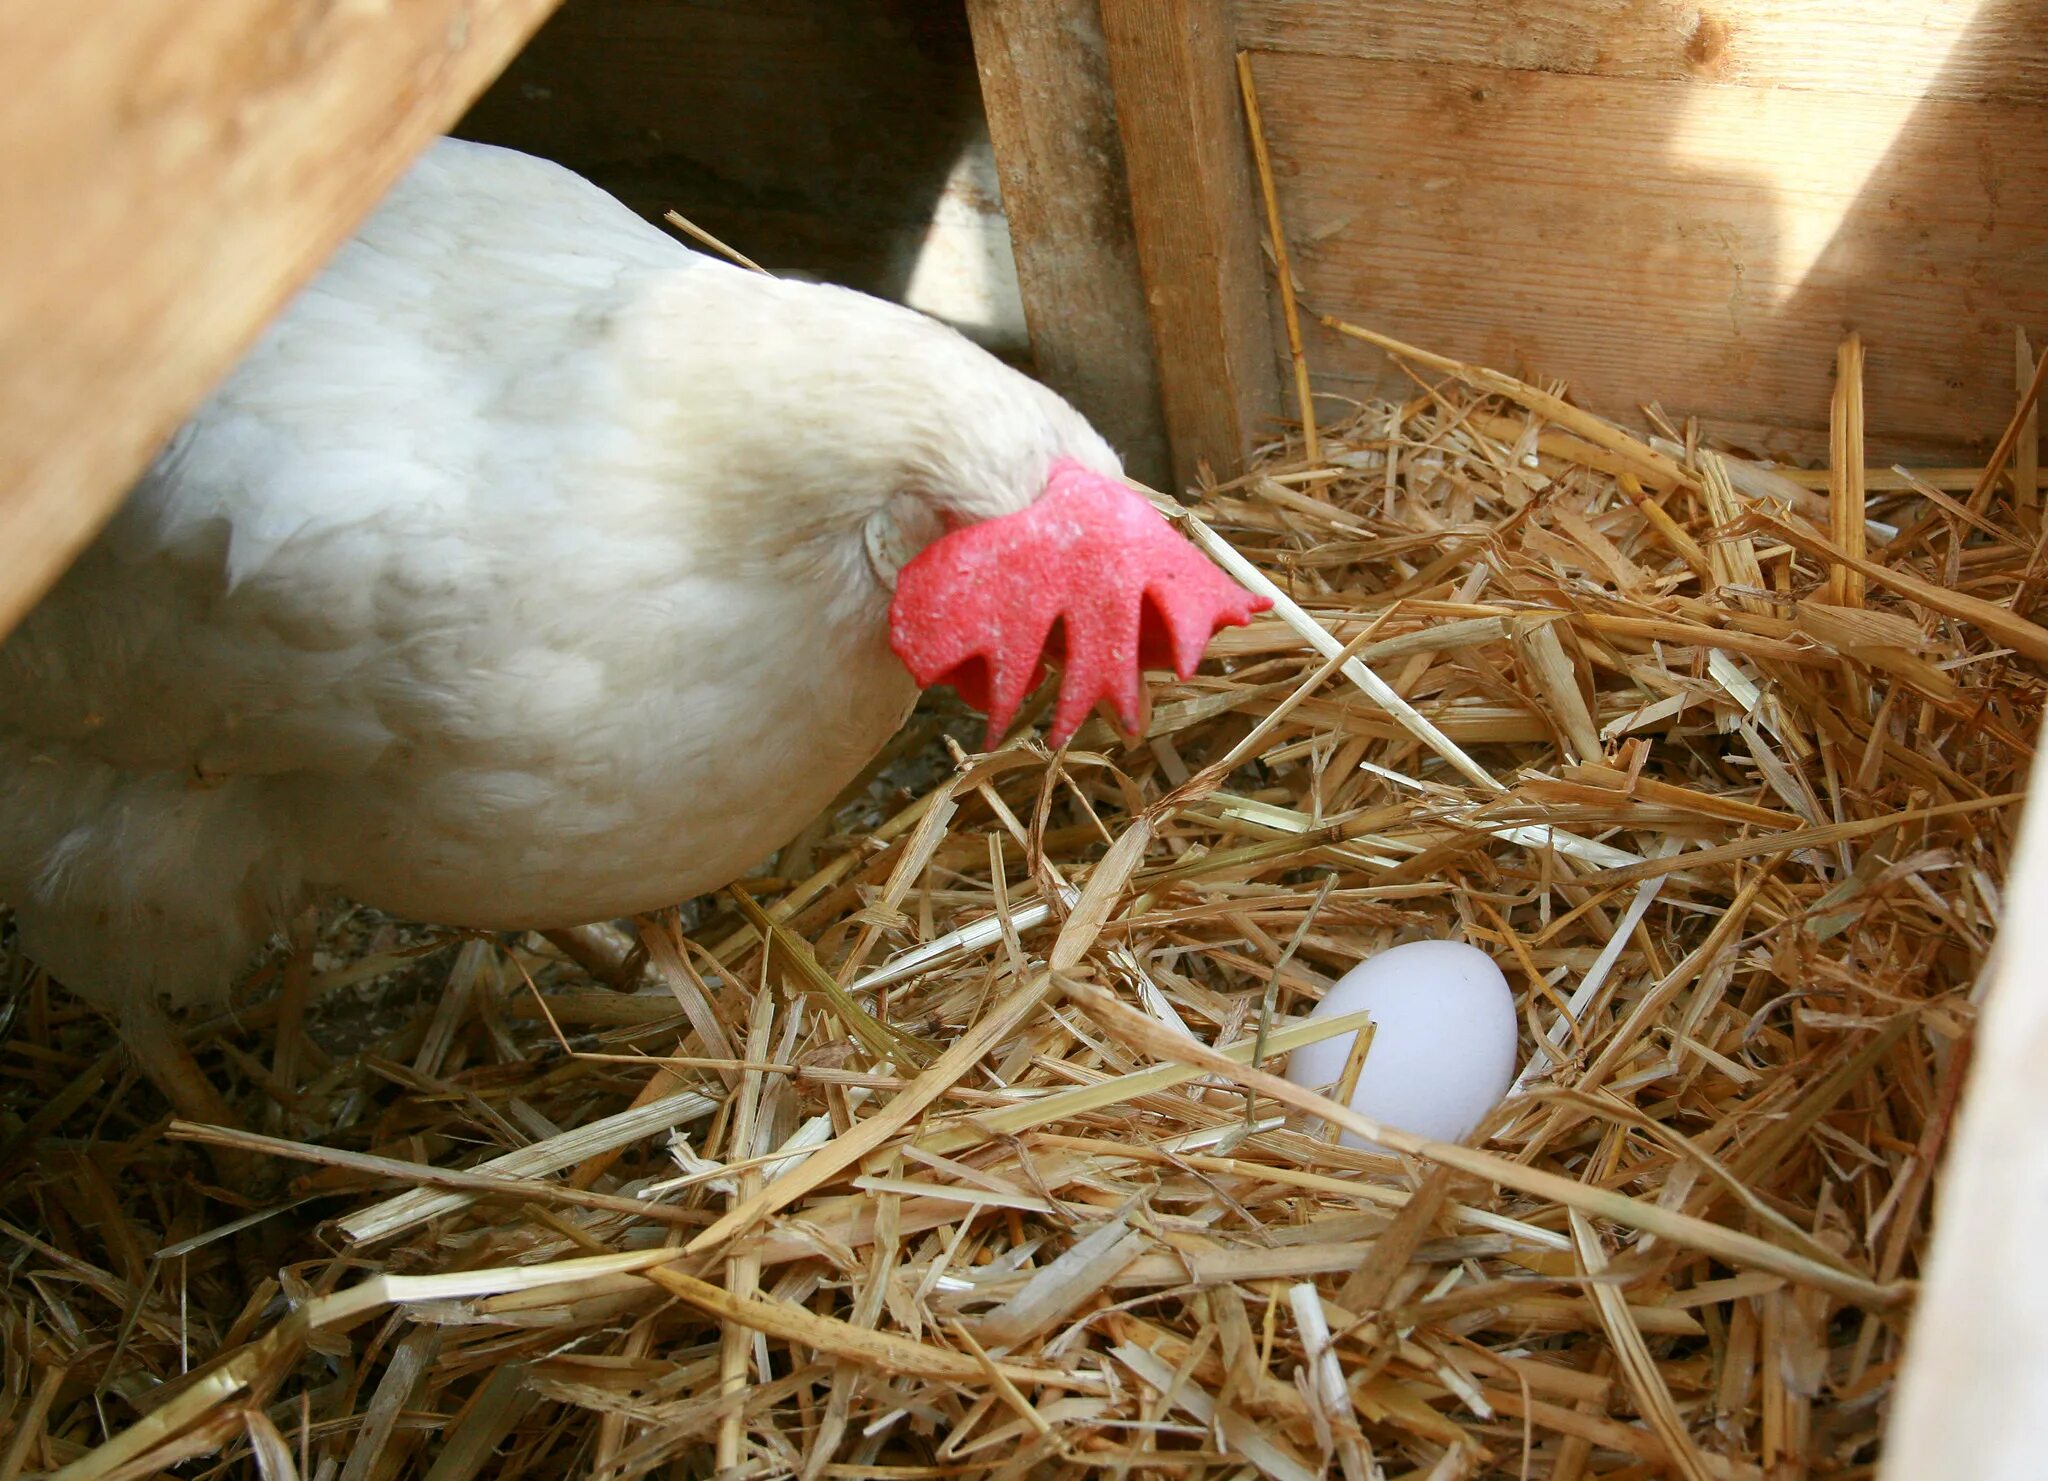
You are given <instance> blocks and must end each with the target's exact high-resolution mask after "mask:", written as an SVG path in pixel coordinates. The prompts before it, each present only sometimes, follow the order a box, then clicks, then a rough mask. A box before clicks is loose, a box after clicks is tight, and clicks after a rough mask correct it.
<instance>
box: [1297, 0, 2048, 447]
mask: <svg viewBox="0 0 2048 1481" xmlns="http://www.w3.org/2000/svg"><path fill="white" fill-rule="evenodd" d="M1447 8H1448V9H1450V10H1452V11H1454V12H1455V11H1458V10H1459V9H1461V7H1456V6H1452V7H1447ZM1560 8H1562V7H1560ZM1579 9H1580V10H1582V11H1586V12H1591V11H1593V10H1596V9H1597V10H1605V9H1607V7H1606V6H1604V5H1603V6H1595V5H1593V4H1591V3H1588V4H1585V5H1582V6H1580V7H1579ZM2039 17H2040V19H2039V21H2038V22H2037V24H2038V25H2048V9H2044V10H2042V11H2040V12H2039ZM2015 55H2016V57H2017V58H2018V61H2017V62H2016V66H2018V70H2019V73H2020V74H2023V77H2024V80H2025V81H2026V83H2027V85H2028V86H2032V85H2033V84H2034V83H2035V82H2036V81H2039V79H2038V78H2036V77H2035V76H2034V73H2033V72H2032V71H2031V70H2029V68H2030V67H2031V63H2027V62H2026V61H2025V57H2026V55H2027V53H2025V52H2024V51H2023V50H2021V51H2016V53H2015ZM1256 71H1257V76H1258V80H1259V90H1260V96H1261V98H1262V100H1263V104H1264V108H1265V112H1266V116H1267V120H1266V121H1267V130H1268V133H1269V136H1270V139H1271V143H1272V149H1273V155H1274V159H1275V163H1276V168H1277V169H1278V171H1279V176H1280V192H1281V199H1282V205H1283V210H1284V213H1285V216H1286V220H1287V224H1288V234H1289V237H1290V240H1291V243H1292V246H1293V250H1294V257H1295V268H1296V272H1297V274H1298V275H1299V277H1300V279H1301V280H1302V285H1303V297H1304V299H1305V301H1306V302H1307V303H1308V304H1309V305H1310V306H1312V307H1314V308H1316V309H1319V310H1322V311H1324V312H1329V313H1335V314H1337V315H1339V316H1340V317H1344V318H1349V319H1353V320H1355V321H1357V322H1360V323H1363V324H1366V325H1369V326H1371V327H1373V328H1377V329H1380V330H1382V331H1384V332H1387V333H1390V334H1393V335H1396V336H1398V337H1399V338H1402V339H1405V340H1408V341H1410V342H1412V343H1416V344H1420V345H1424V346H1426V347H1428V348H1431V349H1433V350H1437V351H1440V352H1442V353H1444V354H1448V355H1452V356H1455V357H1458V358H1460V359H1465V360H1478V361H1484V362H1486V363H1490V364H1494V365H1499V366H1502V367H1504V368H1509V369H1522V370H1529V371H1533V372H1537V373H1540V374H1543V375H1552V376H1562V377H1565V378H1567V379H1568V380H1569V381H1570V382H1571V384H1572V386H1573V389H1574V391H1575V392H1576V393H1577V394H1578V395H1579V396H1580V397H1581V398H1582V399H1583V400H1584V401H1585V402H1586V403H1587V404H1588V405H1590V406H1593V407H1595V408H1596V409H1599V410H1602V411H1605V412H1608V413H1610V414H1615V415H1620V416H1632V414H1633V411H1634V408H1635V407H1636V406H1637V405H1638V404H1640V403H1642V402H1644V401H1648V400H1652V399H1654V400H1658V401H1661V402H1662V403H1663V405H1664V406H1665V407H1666V409H1667V410H1669V411H1671V412H1672V413H1674V414H1680V415H1684V414H1698V415H1700V416H1701V417H1702V419H1703V420H1704V421H1706V422H1707V424H1708V425H1709V427H1710V429H1712V430H1718V431H1722V432H1725V433H1728V434H1731V435H1734V436H1736V437H1737V438H1739V439H1740V440H1742V441H1744V442H1746V443H1748V444H1750V445H1752V446H1756V447H1759V448H1760V449H1761V450H1764V451H1769V452H1773V453H1777V454H1779V455H1789V456H1802V457H1810V456H1817V455H1820V454H1823V453H1824V452H1825V448H1826V428H1827V421H1828V406H1829V397H1830V389H1831V372H1832V367H1833V365H1834V359H1835V346H1836V343H1837V342H1838V340H1839V339H1840V338H1841V336H1842V334H1843V333H1844V331H1845V330H1848V329H1855V330H1859V331H1860V332H1861V333H1862V335H1863V338H1864V341H1865V343H1866V345H1867V346H1868V348H1869V368H1868V375H1869V387H1868V395H1869V427H1870V445H1871V453H1872V457H1873V460H1875V461H1880V462H1882V461H1889V460H1892V459H1896V458H1901V457H1904V458H1910V459H1916V460H1927V459H1930V458H1932V459H1934V460H1937V461H1940V460H1946V459H1944V458H1942V457H1940V456H1938V455H1940V454H1943V453H1945V452H1953V451H1955V450H1956V449H1957V448H1958V447H1959V446H1961V445H1964V444H1972V443H1974V444H1979V445H1980V449H1979V450H1981V445H1982V444H1985V443H1988V442H1989V441H1990V440H1991V439H1993V438H1995V437H1996V436H1997V434H1998V432H1999V431H2000V429H2001V428H2002V426H2003V424H2004V421H2005V419H2006V417H2007V415H2008V412H2009V409H2010V406H2011V392H2010V383H2011V376H2012V369H2011V367H2012V356H2013V351H2012V331H2013V326H2014V325H2015V324H2027V325H2035V326H2039V325H2042V324H2044V323H2048V272H2044V271H2043V268H2044V267H2048V109H2044V108H2043V107H2042V106H2040V105H2037V104H2031V103H2023V102H2021V103H2015V102H2008V101H1997V100H1991V99H1981V100H1978V101H1972V102H1964V101H1954V100H1929V101H1918V102H1915V101H1912V100H1909V99H1904V98H1894V97H1886V96H1882V95H1877V94H1873V93H1868V92H1851V91H1834V92H1830V91H1821V90H1817V89H1803V88H1793V87H1772V88H1759V87H1747V86H1734V85H1726V84H1706V83H1700V82H1695V81H1677V80H1667V79H1662V78H1654V77H1653V78H1642V77H1618V76H1596V75H1582V74H1574V73H1564V72H1554V71H1541V70H1520V69H1516V68H1513V67H1504V66H1478V65H1472V64H1469V63H1417V62H1415V61H1412V60H1405V59H1404V60H1375V59H1371V58H1365V57H1359V56H1343V57H1326V56H1317V55H1310V54H1305V53H1298V52H1290V53H1285V54H1276V53H1270V52H1269V53H1264V54H1261V55H1259V56H1258V57H1257V59H1256ZM1311 359H1312V362H1313V363H1314V364H1315V365H1316V366H1317V368H1318V370H1319V372H1321V373H1322V376H1323V378H1324V383H1325V384H1327V385H1331V386H1332V387H1334V388H1338V389H1345V390H1352V391H1381V392H1403V391H1405V390H1406V389H1407V388H1408V387H1409V386H1410V384H1411V383H1409V382H1408V381H1406V380H1405V378H1403V377H1401V376H1399V374H1398V373H1397V372H1395V371H1394V370H1393V368H1392V367H1391V366H1389V365H1388V363H1387V362H1386V361H1385V359H1384V358H1383V357H1381V356H1379V355H1378V354H1377V353H1376V352H1374V351H1372V350H1370V349H1366V348H1364V347H1359V346H1353V345H1349V344H1346V343H1342V342H1339V341H1338V340H1336V339H1335V338H1334V337H1330V336H1327V335H1322V336H1319V338H1318V341H1317V343H1316V344H1315V345H1314V346H1313V347H1312V349H1311ZM1766 429H1773V430H1766Z"/></svg>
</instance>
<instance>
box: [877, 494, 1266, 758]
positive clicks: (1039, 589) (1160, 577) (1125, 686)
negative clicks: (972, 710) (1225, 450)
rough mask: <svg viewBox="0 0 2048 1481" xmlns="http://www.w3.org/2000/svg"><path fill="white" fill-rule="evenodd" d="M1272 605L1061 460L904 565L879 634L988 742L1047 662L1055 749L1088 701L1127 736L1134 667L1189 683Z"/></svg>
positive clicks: (1136, 502)
mask: <svg viewBox="0 0 2048 1481" xmlns="http://www.w3.org/2000/svg"><path fill="white" fill-rule="evenodd" d="M1269 605H1271V604H1270V603H1269V602H1268V601H1267V600H1266V598H1264V597H1260V596H1254V595H1253V594H1252V593H1250V592H1248V591H1246V590H1245V589H1244V588H1243V587H1241V586H1239V585H1237V584H1236V583H1235V582H1234V581H1232V580H1231V579H1230V578H1229V577H1227V576H1225V575H1224V574H1223V572H1221V571H1220V570H1218V569H1217V568H1216V567H1215V566H1214V565H1213V564H1211V563H1210V561H1209V560H1208V559H1207V557H1205V556H1204V555H1203V554H1202V553H1201V552H1200V551H1199V550H1197V549H1196V548H1195V547H1194V546H1193V545H1191V544H1189V543H1188V542H1187V541H1186V540H1185V539H1183V538H1182V537H1181V536H1180V535H1179V534H1178V533H1177V532H1176V531H1175V530H1174V528H1173V527H1172V525H1170V524H1169V523H1168V522H1167V520H1166V519H1165V517H1164V516H1163V515H1161V514H1160V513H1159V512H1158V511H1157V510H1155V509H1154V508H1153V507H1152V506H1151V504H1150V503H1148V502H1147V501H1146V500H1145V498H1144V497H1143V496H1142V495H1140V494H1139V493H1138V492H1137V491H1136V490H1135V489H1133V488H1131V487H1130V485H1129V484H1127V483H1125V482H1123V481H1122V480H1121V479H1118V478H1114V477H1111V476H1109V475H1107V474H1104V473H1100V472H1097V471H1095V470H1094V469H1091V468H1089V467H1088V466H1086V465H1085V464H1083V463H1081V462H1079V461H1078V460H1076V459H1073V458H1062V459H1060V460H1058V461H1055V462H1054V463H1053V465H1052V468H1051V471H1050V473H1049V475H1048V477H1047V479H1046V483H1045V489H1044V492H1043V493H1041V494H1040V495H1039V496H1038V498H1037V499H1036V500H1035V501H1033V502H1032V503H1031V504H1030V505H1029V506H1028V507H1027V508H1024V509H1022V510H1019V511H1017V512H1014V513H1010V514H1004V515H1000V516H997V517H995V518H992V519H985V520H982V521H980V522H978V523H974V524H967V525H963V526H961V527H960V528H958V529H955V530H953V531H951V532H950V533H948V534H945V535H942V536H940V537H939V538H938V539H937V540H934V541H933V542H932V543H931V544H929V545H927V546H926V547H925V548H924V550H923V551H922V552H921V553H919V554H918V555H917V556H916V558H914V559H913V560H911V561H910V562H909V563H908V564H907V565H905V566H904V567H903V569H902V571H901V573H900V574H899V575H898V577H897V580H896V595H895V600H894V601H893V602H892V603H891V605H890V608H889V641H890V646H891V647H892V648H894V649H895V651H896V655H897V657H899V658H901V659H902V660H903V663H904V666H905V667H906V668H908V669H909V670H910V672H911V675H912V677H914V678H915V679H916V680H917V682H918V683H919V684H920V685H923V686H925V687H930V686H931V685H934V684H949V685H951V686H952V687H953V688H954V689H955V690H957V691H958V692H959V694H960V697H961V698H963V699H965V700H966V701H967V702H968V703H969V704H971V705H973V706H975V707H976V708H977V709H980V710H983V711H985V712H986V713H987V715H988V744H989V745H990V746H991V747H993V746H994V745H995V743H996V742H997V741H998V740H999V739H1000V738H1001V736H1002V733H1003V731H1004V730H1006V729H1007V728H1008V727H1009V724H1010V721H1011V720H1012V719H1014V718H1015V716H1016V713H1017V708H1018V706H1019V705H1021V704H1022V703H1023V702H1024V698H1025V696H1026V695H1027V694H1029V693H1030V692H1031V690H1032V689H1033V688H1034V687H1035V686H1036V685H1037V683H1038V682H1039V680H1040V679H1042V678H1043V677H1044V675H1045V672H1046V664H1047V661H1048V660H1056V661H1057V662H1058V663H1059V665H1060V669H1061V673H1060V691H1059V700H1058V702H1057V704H1056V705H1055V706H1054V708H1053V715H1052V725H1051V729H1050V731H1049V738H1050V739H1051V741H1052V743H1053V744H1054V745H1061V744H1064V743H1065V742H1066V741H1067V740H1068V739H1070V738H1071V737H1072V736H1073V734H1074V732H1075V731H1076V730H1078V729H1079V728H1080V725H1081V722H1082V721H1083V720H1085V719H1086V718H1087V717H1088V712H1089V710H1090V709H1092V708H1093V707H1094V705H1095V703H1096V702H1097V701H1098V700H1108V701H1109V702H1110V704H1111V705H1113V706H1114V707H1115V709H1116V713H1117V715H1118V717H1119V719H1120V720H1121V721H1122V722H1123V726H1124V728H1125V729H1126V730H1127V731H1132V732H1135V731H1136V730H1137V729H1138V728H1139V723H1140V722H1139V715H1140V709H1141V705H1140V699H1141V686H1142V685H1143V683H1144V678H1143V673H1144V670H1146V669H1148V668H1170V669H1172V670H1173V671H1174V672H1175V673H1177V674H1179V675H1180V676H1181V677H1182V678H1183V679H1185V678H1187V677H1189V676H1190V675H1191V674H1193V673H1194V671H1195V665H1196V664H1198V663H1200V662H1201V660H1202V652H1203V650H1204V649H1205V648H1207V647H1208V645H1209V639H1210V638H1211V636H1213V635H1214V633H1215V632H1216V630H1217V629H1218V628H1221V627H1232V626H1236V625H1238V624H1241V623H1244V622H1247V621H1249V620H1250V618H1251V616H1252V614H1253V613H1255V612H1261V611H1264V610H1265V609H1266V608H1267V607H1268V606H1269Z"/></svg>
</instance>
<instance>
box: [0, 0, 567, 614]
mask: <svg viewBox="0 0 2048 1481" xmlns="http://www.w3.org/2000/svg"><path fill="white" fill-rule="evenodd" d="M554 3H555V0H409V3H407V4H405V5H336V4H331V3H326V0H207V3H205V4H188V3H185V0H99V3H96V4H92V5H62V4H20V5H6V6H0V75H4V80H5V85H4V86H0V158H4V159H5V161H6V165H5V168H4V169H0V221H4V222H5V223H6V225H5V227H4V229H0V634H4V633H5V632H6V631H7V630H8V629H9V628H10V627H12V626H13V625H14V623H15V622H16V621H17V620H19V618H20V617H21V615H22V614H23V613H24V612H25V611H27V609H28V608H29V606H30V605H32V604H33V603H34V601H35V600H36V598H37V597H38V596H40V595H41V594H42V592H43V590H44V589H45V588H46V587H47V586H48V585H49V583H50V582H51V581H53V580H55V579H56V577H57V575H58V574H59V573H60V572H61V571H62V570H63V568H64V566H65V565H66V564H67V563H68V562H69V560H70V559H71V557H72V556H73V555H74V554H75V553H76V552H77V551H78V549H79V548H80V547H81V546H83V545H84V543H85V542H86V541H87V540H88V539H90V538H91V536H92V534H93V532H94V531H95V530H97V529H98V528H99V525H100V523H101V521H102V520H103V519H104V518H105V517H106V516H107V514H108V513H110V512H111V511H112V509H113V508H114V506H115V504H116V503H117V502H118V501H119V499H120V497H121V495H122V494H123V493H124V492H125V490H126V489H127V487H128V485H129V483H130V482H132V481H133V479H134V477H135V475H136V474H137V473H138V472H139V471H140V470H141V469H142V467H143V465H144V464H145V463H146V462H147V461H148V459H149V458H150V457H151V456H152V455H154V453H155V452H156V450H157V449H158V448H159V447H160V446H161V445H162V443H163V441H164V439H165V438H167V437H168V436H169V435H170V433H171V432H172V431H173V430H174V429H175V428H176V426H177V425H178V423H179V422H180V421H181V420H182V419H183V418H184V416H185V415H186V413H187V412H189V411H190V410H191V408H192V407H193V406H194V405H195V404H197V402H198V401H199V400H200V399H201V398H202V397H203V396H204V395H205V394H206V392H207V391H208V390H209V389H210V388H211V387H212V386H213V384H214V382H215V381H216V380H217V379H218V378H219V377H220V375H221V374H223V373H224V372H225V371H226V370H227V368H228V367H229V366H230V365H232V364H233V362H234V359H235V357H236V356H237V355H238V354H239V353H240V352H241V351H242V350H243V348H244V347H246V346H247V344H248V343H249V342H250V340H251V339H253V338H254V337H255V335H256V333H257V332H258V331H259V330H260V328H261V327H262V325H263V323H264V322H265V321H266V320H267V319H268V317H269V316H270V314H271V313H272V312H274V311H275V310H276V308H277V306H278V305H279V304H281V303H282V302H283V301H284V299H285V297H286V296H287V295H288V294H289V293H290V292H291V291H292V290H293V289H294V288H296V287H297V286H298V285H299V284H300V283H302V282H304V281H305V279H306V278H307V277H309V276H311V274H312V273H313V271H314V270H315V268H317V267H318V266H319V264H320V263H321V262H322V261H323V260H325V258H326V256H327V254H328V253H329V252H330V251H332V250H333V248H334V246H335V245H336V244H337V243H338V242H339V241H341V239H342V238H343V237H344V236H346V235H347V233H348V232H349V231H350V230H351V229H352V228H353V227H354V226H355V224H356V223H357V221H359V220H360V219H361V217H362V216H363V215H364V214H365V213H366V212H367V211H368V210H369V209H370V207H371V206H372V205H374V204H375V202H376V200H377V198H378V197H379V196H380V195H381V194H382V193H383V191H384V190H385V188H386V187H388V186H389V184H390V183H391V181H392V180H394V179H395V178H397V176H398V174H399V172H400V171H401V170H403V169H404V167H405V166H406V164H407V163H408V162H409V161H410V160H411V159H412V157H413V155H414V154H415V153H417V152H418V150H419V149H420V148H421V147H422V146H423V145H424V144H425V143H426V142H427V140H428V139H429V138H431V137H432V136H433V135H434V134H435V133H437V132H439V131H440V130H442V129H444V128H446V127H447V125H448V124H449V123H450V122H451V121H452V120H453V119H454V118H455V117H456V116H457V115H458V114H460V113H461V111H462V109H463V108H464V107H465V106H466V105H467V104H468V102H469V100H470V99H471V98H473V97H475V96H476V94H477V93H478V92H479V91H481V90H482V88H483V86H484V85H485V84H486V83H487V82H489V81H490V79H491V78H492V77H493V76H494V75H496V73H497V71H498V69H499V68H500V67H501V66H503V65H504V63H505V60H506V58H507V57H509V56H510V55H511V54H512V53H513V51H515V50H516V49H517V48H518V46H519V43H520V42H521V41H522V40H524V39H525V37H526V36H527V35H528V33H529V32H530V31H531V30H532V28H533V27H534V26H535V25H537V24H538V23H539V22H540V20H541V19H542V17H544V16H545V15H546V14H547V13H548V11H549V10H551V9H553V7H554Z"/></svg>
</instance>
